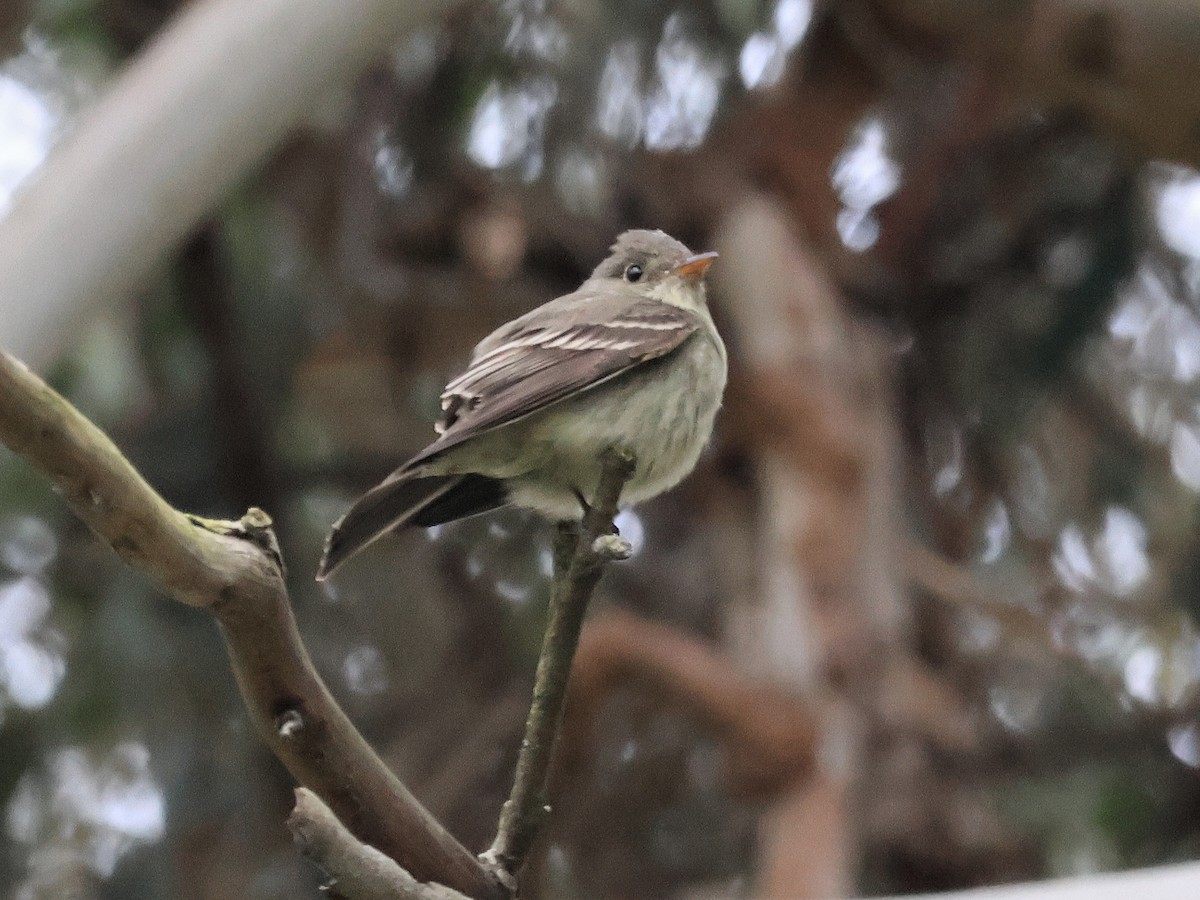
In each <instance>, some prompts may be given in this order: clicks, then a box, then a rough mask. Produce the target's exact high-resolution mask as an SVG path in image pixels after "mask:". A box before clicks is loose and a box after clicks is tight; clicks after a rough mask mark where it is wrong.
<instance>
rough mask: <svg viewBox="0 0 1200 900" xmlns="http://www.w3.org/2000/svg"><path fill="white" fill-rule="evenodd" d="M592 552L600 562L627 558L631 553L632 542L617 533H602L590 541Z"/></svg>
mask: <svg viewBox="0 0 1200 900" xmlns="http://www.w3.org/2000/svg"><path fill="white" fill-rule="evenodd" d="M592 553H594V554H595V555H596V556H597V557H598V559H599V561H602V562H607V561H609V560H621V559H629V557H631V556H632V555H633V544H631V543H629V541H628V540H627V539H625V538H623V537H621V536H620V535H619V534H602V535H600V537H598V538H596V540H594V541H592Z"/></svg>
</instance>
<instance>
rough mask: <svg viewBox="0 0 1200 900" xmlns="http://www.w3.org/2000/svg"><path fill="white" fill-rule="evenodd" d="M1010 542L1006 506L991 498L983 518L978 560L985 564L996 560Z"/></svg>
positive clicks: (1010, 528) (1010, 526) (1010, 529)
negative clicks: (981, 544) (981, 545)
mask: <svg viewBox="0 0 1200 900" xmlns="http://www.w3.org/2000/svg"><path fill="white" fill-rule="evenodd" d="M1011 542H1012V523H1011V522H1010V521H1009V518H1008V508H1007V507H1006V506H1005V505H1004V504H1003V503H1002V502H1000V501H999V500H993V501H992V502H991V504H990V505H989V506H988V510H987V513H986V515H985V516H984V520H983V549H982V550H980V552H979V561H980V562H981V563H984V564H985V565H990V564H991V563H994V562H996V561H997V560H998V559H1000V557H1001V556H1002V555H1003V554H1004V551H1005V550H1007V549H1008V546H1009V544H1010V543H1011Z"/></svg>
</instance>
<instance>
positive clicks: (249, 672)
mask: <svg viewBox="0 0 1200 900" xmlns="http://www.w3.org/2000/svg"><path fill="white" fill-rule="evenodd" d="M0 442H3V443H5V444H7V445H8V446H9V447H10V448H12V449H13V450H15V451H16V452H17V453H19V454H21V455H22V456H24V457H25V459H26V460H27V461H28V462H29V463H30V464H31V465H33V466H34V467H35V468H37V469H39V470H41V471H42V472H43V473H45V474H46V476H47V477H48V478H49V479H50V480H51V482H52V483H53V484H54V486H55V488H56V489H57V490H58V491H59V493H61V494H62V496H63V498H64V499H65V500H66V501H67V503H68V504H70V506H71V507H72V508H73V509H74V510H75V512H76V513H77V514H78V515H79V517H80V518H82V519H83V520H84V522H86V523H87V524H88V525H89V526H90V527H91V528H92V530H93V531H95V532H96V534H97V535H99V536H100V537H101V538H102V539H103V540H105V541H107V542H108V543H109V544H110V545H112V547H113V549H114V550H116V552H117V553H118V555H120V557H121V558H122V559H123V560H125V562H127V563H129V565H131V566H132V567H133V568H135V569H137V570H139V571H141V572H143V573H145V574H146V575H147V576H149V577H150V579H151V580H152V581H153V582H154V583H155V585H156V586H158V587H159V588H161V589H162V590H163V591H165V592H167V593H168V594H170V595H172V596H174V597H175V598H176V599H178V600H179V601H180V602H182V603H186V604H188V605H189V606H195V607H199V608H204V609H208V610H209V611H210V612H212V613H213V615H215V616H216V618H217V621H218V622H219V623H220V626H221V633H222V635H223V637H224V638H225V643H226V646H227V648H228V650H229V656H230V660H231V663H232V666H233V670H234V674H235V675H236V676H237V682H238V686H239V688H240V689H241V692H242V698H243V700H244V701H245V704H246V708H247V710H248V711H249V713H250V716H251V718H252V719H253V720H254V724H255V726H256V727H257V728H258V731H259V733H260V734H261V735H262V736H263V738H264V740H266V742H267V743H268V745H270V747H271V750H272V751H273V752H274V753H275V755H276V756H278V757H279V759H280V761H281V762H282V763H283V764H284V765H285V766H286V767H287V768H288V771H290V772H291V773H292V775H293V776H294V777H295V778H296V779H297V780H298V781H299V782H300V783H301V784H302V785H305V786H307V787H309V788H311V789H312V790H313V791H314V792H315V793H316V794H318V795H319V796H321V797H322V798H323V799H324V800H325V801H326V802H327V803H328V804H329V806H330V807H331V808H332V810H333V811H334V813H335V814H336V815H337V817H338V818H339V819H340V820H341V821H342V822H344V823H346V826H347V827H348V828H349V829H350V830H351V831H352V832H353V833H354V835H355V836H356V837H357V838H358V839H359V840H361V841H363V842H365V843H367V844H370V845H371V846H373V847H376V848H378V849H379V850H380V851H382V852H383V853H386V854H387V855H388V856H390V857H392V858H393V859H395V860H396V861H397V862H398V863H399V864H400V865H401V866H403V867H404V868H405V869H407V870H408V871H409V872H411V873H412V874H413V876H414V877H415V878H417V879H418V880H420V881H436V882H439V883H442V884H446V885H450V886H452V887H454V888H455V889H457V890H460V891H462V892H464V893H466V894H469V895H470V896H472V897H477V898H497V897H500V896H501V895H502V893H503V891H502V889H501V888H500V886H499V885H498V883H497V882H496V881H495V879H494V877H493V876H492V875H491V874H490V873H489V872H488V871H487V870H486V869H485V868H484V867H483V866H482V864H480V862H479V861H478V860H477V859H476V858H475V857H474V856H472V855H471V853H469V852H468V851H467V850H466V848H464V847H463V846H462V845H461V844H459V843H458V842H457V841H456V840H455V839H454V838H453V837H452V836H451V835H450V834H449V833H448V832H447V831H446V830H445V829H444V828H442V826H441V825H440V824H438V822H437V821H436V820H435V819H433V817H432V816H430V815H429V813H428V812H426V811H425V809H424V808H423V807H422V806H421V805H420V804H419V803H418V802H417V801H416V799H415V798H414V797H413V796H412V795H411V794H410V793H409V792H408V790H407V789H406V788H405V787H404V785H403V784H401V783H400V781H399V780H398V779H397V778H396V777H395V775H393V774H392V773H391V772H390V771H389V770H388V769H387V767H386V766H384V765H383V763H382V762H381V761H380V759H379V758H378V757H377V756H376V755H375V753H374V752H373V751H372V750H371V748H370V746H369V745H368V744H367V743H366V741H365V740H363V738H362V736H361V735H360V734H359V733H358V731H357V730H356V729H355V728H354V726H353V724H351V722H350V720H349V719H347V718H346V715H345V713H343V712H342V710H341V708H340V707H339V706H338V705H337V703H336V702H335V701H334V699H333V697H332V696H331V695H330V694H329V691H328V689H327V688H326V687H325V685H324V683H323V682H322V681H321V678H320V676H319V675H318V674H317V672H316V670H315V669H314V668H313V665H312V662H311V660H310V659H309V657H308V653H307V651H306V650H305V648H304V645H303V642H302V641H301V639H300V635H299V632H298V631H297V629H296V622H295V619H294V618H293V616H292V610H291V606H290V603H289V601H288V595H287V589H286V587H285V586H284V582H283V574H282V560H281V558H280V555H279V549H278V546H277V544H276V543H275V537H274V534H273V532H272V531H271V527H270V526H271V520H270V518H269V517H268V516H267V515H266V514H265V513H263V512H262V511H261V510H254V509H252V510H251V511H250V512H248V513H247V514H246V515H245V516H244V517H243V518H242V519H241V521H239V522H214V521H209V520H202V519H199V518H196V517H193V516H187V515H185V514H183V513H181V512H179V511H178V510H176V509H174V508H172V507H171V506H170V505H169V504H168V503H167V502H166V501H165V500H163V499H162V497H160V496H159V495H158V494H157V493H156V492H155V491H154V489H153V488H151V487H150V486H149V485H148V484H147V483H146V482H145V480H144V479H143V478H142V477H141V475H139V474H138V472H137V471H136V470H135V469H134V468H133V466H132V465H130V463H129V462H128V461H127V460H126V459H125V457H124V456H122V455H121V452H120V450H118V449H117V447H116V446H115V445H114V444H113V443H112V441H110V440H109V439H108V437H107V436H106V435H105V434H104V433H103V432H101V431H100V429H98V428H97V427H96V426H95V425H93V424H92V423H91V422H90V421H88V420H87V418H85V417H84V416H83V415H82V414H81V413H80V412H79V411H78V410H76V409H75V408H74V407H73V406H71V404H70V403H68V402H67V401H66V400H65V399H64V398H63V397H61V396H60V395H59V394H57V393H56V392H55V391H53V390H52V389H51V388H50V387H49V386H47V385H46V384H45V383H44V382H43V381H42V380H41V379H39V378H38V377H37V376H36V375H34V374H33V373H32V372H30V371H29V370H28V369H27V368H26V367H25V366H24V365H23V364H21V363H20V362H18V361H17V360H15V359H13V358H12V357H11V356H9V355H8V354H6V353H2V352H0Z"/></svg>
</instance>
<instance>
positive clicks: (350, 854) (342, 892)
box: [287, 788, 469, 900]
mask: <svg viewBox="0 0 1200 900" xmlns="http://www.w3.org/2000/svg"><path fill="white" fill-rule="evenodd" d="M287 824H288V828H289V829H291V832H292V836H293V837H294V838H295V840H296V846H297V847H299V848H300V852H301V853H303V854H304V855H305V856H307V857H308V858H309V859H311V860H312V861H313V862H315V863H316V864H317V865H319V866H320V867H321V868H322V869H324V870H325V871H326V872H328V873H329V875H330V876H332V879H333V880H332V881H331V883H330V884H329V885H327V886H326V889H327V890H328V891H329V895H330V896H336V897H340V898H343V900H469V898H468V897H467V896H466V895H465V894H460V893H459V892H458V891H456V890H453V889H452V888H448V887H446V886H445V885H441V884H422V883H421V882H419V881H417V880H416V879H415V878H413V877H412V875H410V874H409V873H408V872H406V871H404V869H402V868H400V866H399V865H397V864H396V862H395V860H392V859H389V858H388V857H387V856H385V855H384V854H382V853H380V852H379V851H378V850H376V849H375V848H374V847H370V846H368V845H366V844H364V843H362V842H360V841H359V840H358V839H357V838H356V837H355V836H354V835H352V834H351V833H350V832H349V831H347V830H346V826H345V825H343V824H342V823H341V822H339V821H338V818H337V816H335V815H334V814H333V811H332V810H330V808H329V807H328V806H326V805H325V804H324V803H322V802H321V799H320V798H319V797H318V796H317V795H316V794H314V793H313V792H312V791H310V790H308V789H307V788H298V789H297V790H296V806H295V808H294V809H293V810H292V814H291V815H290V816H289V817H288V822H287Z"/></svg>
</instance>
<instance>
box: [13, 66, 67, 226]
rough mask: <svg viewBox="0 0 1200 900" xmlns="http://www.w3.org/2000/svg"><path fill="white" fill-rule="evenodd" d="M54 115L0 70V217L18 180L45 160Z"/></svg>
mask: <svg viewBox="0 0 1200 900" xmlns="http://www.w3.org/2000/svg"><path fill="white" fill-rule="evenodd" d="M56 126H57V118H56V116H55V113H54V111H53V110H52V108H51V106H50V104H49V103H48V102H47V101H46V100H45V98H43V97H42V96H41V95H40V94H39V93H38V92H37V91H35V90H34V89H33V88H31V87H29V86H28V85H26V84H24V83H22V82H21V81H18V80H17V79H16V78H15V77H13V76H11V75H8V74H6V73H5V72H4V71H3V70H0V217H3V216H4V215H6V214H7V213H8V210H9V209H10V208H11V206H12V202H13V197H14V195H15V194H16V191H17V189H18V188H19V187H20V185H21V183H22V182H23V181H25V179H26V178H28V177H29V176H30V175H32V174H33V173H34V172H35V171H36V170H37V168H38V167H39V166H40V165H41V164H42V162H43V161H44V160H45V158H46V155H47V154H48V153H49V152H50V146H51V145H52V144H53V143H54V137H55V130H56Z"/></svg>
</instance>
